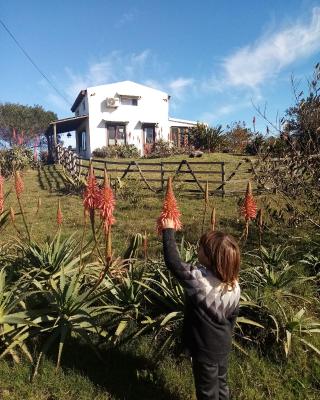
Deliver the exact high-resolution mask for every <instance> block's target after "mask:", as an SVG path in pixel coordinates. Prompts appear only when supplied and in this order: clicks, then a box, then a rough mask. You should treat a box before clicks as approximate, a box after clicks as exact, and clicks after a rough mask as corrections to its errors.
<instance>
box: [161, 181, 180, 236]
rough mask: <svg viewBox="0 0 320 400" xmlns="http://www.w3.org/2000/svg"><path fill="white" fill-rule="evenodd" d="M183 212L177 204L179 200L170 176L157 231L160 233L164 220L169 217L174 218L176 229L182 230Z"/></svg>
mask: <svg viewBox="0 0 320 400" xmlns="http://www.w3.org/2000/svg"><path fill="white" fill-rule="evenodd" d="M180 217H181V213H180V210H179V208H178V205H177V200H176V198H175V196H174V193H173V187H172V178H171V177H169V178H168V184H167V191H166V195H165V198H164V202H163V207H162V212H161V214H160V217H159V218H158V219H157V231H158V234H159V235H160V234H161V232H162V229H163V221H164V220H165V219H167V218H170V219H172V220H173V225H174V229H175V230H176V231H178V230H181V228H182V224H181V221H180Z"/></svg>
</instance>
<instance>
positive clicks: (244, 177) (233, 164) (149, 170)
mask: <svg viewBox="0 0 320 400" xmlns="http://www.w3.org/2000/svg"><path fill="white" fill-rule="evenodd" d="M249 158H251V159H254V158H253V157H249ZM249 158H248V157H246V158H245V157H244V156H239V155H233V154H227V153H210V154H206V153H205V154H203V156H202V157H201V158H190V157H188V155H187V154H181V155H175V156H171V157H166V158H154V159H141V158H140V159H130V158H128V159H114V160H110V159H109V161H111V162H112V161H113V162H114V164H113V165H110V164H106V167H107V169H110V176H111V178H112V179H115V178H116V177H121V176H122V174H123V170H124V169H126V166H125V165H121V163H129V162H132V161H136V162H137V163H139V166H140V169H141V171H142V172H143V174H144V176H145V177H146V179H147V180H148V179H151V181H150V186H151V187H152V188H154V189H158V188H160V186H161V185H160V182H153V181H152V179H155V178H157V179H160V173H159V172H156V171H159V168H160V167H159V166H158V165H156V164H158V163H160V162H164V163H166V162H175V163H176V164H175V165H165V166H164V178H165V179H166V178H167V177H168V176H169V175H174V173H175V171H176V170H177V168H178V166H179V163H180V162H181V161H182V160H186V161H188V163H189V165H190V167H191V169H192V170H193V171H194V172H195V175H196V177H197V179H198V180H199V181H200V183H201V185H202V186H203V187H204V185H205V181H208V182H209V190H210V191H212V192H213V191H215V190H217V188H219V186H220V185H221V165H220V164H211V165H203V164H201V163H203V162H219V163H221V162H224V163H225V166H224V172H225V181H227V182H226V184H225V191H226V193H227V194H228V193H230V192H234V191H244V190H245V189H246V184H247V181H248V179H252V173H250V172H249V171H248V170H249V169H250V163H249V162H245V159H246V160H248V159H249ZM94 160H98V159H96V158H95V159H94ZM99 161H100V162H95V161H94V162H93V165H94V167H95V168H104V166H103V164H102V161H104V159H99ZM82 163H83V165H88V162H87V161H83V162H82ZM197 163H199V164H197ZM239 163H242V164H241V165H240V167H239V166H238V164H239ZM153 164H154V165H153ZM237 167H238V169H237V172H236V174H235V175H234V176H233V177H232V179H230V180H228V178H229V177H230V175H231V174H232V173H233V172H234V171H235V169H236V168H237ZM84 170H85V171H86V169H84ZM188 170H189V168H188V167H187V166H186V165H184V166H183V167H182V168H181V171H188ZM130 171H133V172H130V173H128V175H127V177H128V178H131V179H137V178H138V177H139V173H138V170H137V168H135V167H131V169H130ZM145 171H146V172H145ZM202 171H206V172H202ZM99 173H100V174H101V175H103V173H102V172H98V174H99ZM186 179H187V180H188V179H192V176H191V175H190V174H189V173H181V174H179V175H178V176H177V180H179V181H180V182H181V181H183V180H186ZM181 189H186V190H189V189H191V190H192V189H198V186H197V185H196V184H195V183H189V182H184V183H183V184H182V182H181Z"/></svg>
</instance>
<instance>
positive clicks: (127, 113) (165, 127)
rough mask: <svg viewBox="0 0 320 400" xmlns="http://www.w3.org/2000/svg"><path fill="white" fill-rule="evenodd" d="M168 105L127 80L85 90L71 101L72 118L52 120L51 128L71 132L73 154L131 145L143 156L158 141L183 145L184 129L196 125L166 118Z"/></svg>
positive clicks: (157, 92) (86, 154)
mask: <svg viewBox="0 0 320 400" xmlns="http://www.w3.org/2000/svg"><path fill="white" fill-rule="evenodd" d="M169 102H170V96H169V95H168V94H167V93H165V92H162V91H160V90H157V89H153V88H150V87H148V86H144V85H141V84H138V83H135V82H131V81H123V82H116V83H111V84H107V85H100V86H94V87H89V88H87V89H86V90H81V91H80V93H79V94H78V96H77V98H76V100H75V101H74V103H73V105H72V107H71V111H72V112H74V117H73V118H68V119H64V120H59V121H56V122H55V123H53V124H55V128H54V129H55V130H56V133H60V132H68V131H71V130H74V131H75V132H76V151H77V153H78V154H79V155H81V156H84V157H87V158H89V157H90V156H91V154H92V151H94V150H95V149H96V148H99V147H103V146H113V145H115V144H133V145H135V146H136V147H137V148H138V149H139V151H140V153H141V155H145V154H147V153H148V152H150V151H151V150H152V147H153V144H154V143H155V142H156V141H157V140H159V139H163V140H165V141H170V142H173V143H175V144H176V145H179V146H180V145H184V144H186V140H187V139H186V137H187V135H186V134H187V130H188V129H189V128H190V127H192V126H195V125H196V124H197V123H196V122H195V121H187V120H181V119H175V118H169ZM47 132H49V131H48V130H47Z"/></svg>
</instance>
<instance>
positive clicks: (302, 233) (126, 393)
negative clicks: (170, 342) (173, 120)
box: [0, 155, 320, 400]
mask: <svg viewBox="0 0 320 400" xmlns="http://www.w3.org/2000/svg"><path fill="white" fill-rule="evenodd" d="M224 156H225V157H226V158H225V159H227V157H230V156H229V155H224ZM205 157H207V156H205ZM217 157H218V155H217ZM23 178H24V182H25V193H24V194H23V198H22V203H23V205H24V207H25V211H26V218H27V220H28V221H29V222H32V224H33V227H32V237H33V238H34V239H35V240H37V241H44V240H45V238H46V237H47V236H53V235H54V234H55V232H56V229H57V225H56V207H57V202H58V199H60V200H61V205H62V210H63V214H64V224H63V231H62V234H63V235H64V236H69V235H70V234H72V233H74V232H76V234H77V235H78V236H79V237H80V235H81V230H82V226H83V208H82V199H81V196H80V195H76V194H68V193H67V192H66V189H65V183H64V180H63V174H62V173H61V168H60V167H57V166H46V167H44V168H43V169H39V170H30V171H27V172H25V173H24V174H23ZM11 187H12V181H11V180H10V181H8V182H6V189H7V190H9V189H10V188H11ZM125 191H126V193H123V194H121V193H118V198H117V206H116V213H115V216H116V219H117V223H116V225H115V226H114V229H113V238H114V242H113V246H114V250H115V253H116V255H118V254H121V253H122V252H123V251H124V249H125V248H126V246H127V244H128V242H129V239H130V237H131V235H133V234H135V233H137V232H140V233H144V231H146V232H147V234H148V239H149V254H150V255H151V257H153V256H156V255H157V254H159V253H160V252H161V242H160V240H159V238H158V237H157V235H156V232H155V220H156V218H157V217H158V215H159V213H160V210H161V203H162V198H163V194H157V195H155V194H153V193H152V192H148V191H146V190H145V189H144V188H143V187H142V185H141V184H140V183H138V182H134V184H132V183H130V184H128V186H127V187H126V189H125ZM176 195H177V198H178V202H179V205H180V208H181V211H182V222H183V224H184V231H183V234H184V236H185V238H186V239H187V240H189V241H193V242H194V241H196V240H197V238H198V237H199V235H200V234H201V222H202V217H203V199H202V198H201V197H200V198H199V197H198V198H197V197H194V196H192V197H187V196H183V195H181V194H180V193H179V186H178V184H177V186H176ZM38 197H40V198H41V201H42V205H41V208H40V211H39V213H38V214H37V215H36V209H37V199H38ZM257 201H258V203H259V205H260V206H261V207H264V205H265V203H266V197H265V196H258V197H257ZM238 202H239V198H238V197H226V198H225V199H222V198H220V197H211V198H210V203H211V206H215V207H216V210H217V220H218V221H217V223H218V226H217V228H218V229H222V230H226V231H229V232H231V233H232V234H234V235H235V236H236V237H238V238H239V237H240V236H241V233H242V230H243V221H241V219H240V218H239V213H238V208H239V206H238ZM6 205H7V206H6V207H8V206H12V207H14V210H15V212H16V213H18V212H19V209H18V205H17V202H16V199H15V196H14V192H13V191H12V192H11V193H10V194H9V196H8V198H7V199H6ZM16 224H17V227H18V229H19V230H21V231H23V226H22V221H21V217H20V216H19V215H18V214H17V215H16ZM206 224H207V226H208V224H209V215H207V218H206ZM181 235H182V233H180V234H179V235H178V237H181ZM312 235H313V233H312V232H311V231H310V230H308V229H307V228H305V229H303V228H296V227H292V228H287V227H286V228H284V227H283V226H282V225H277V224H271V223H269V224H268V227H267V228H266V230H265V233H264V239H263V240H264V243H265V244H267V245H269V244H279V243H287V244H289V245H292V246H293V248H294V250H295V251H294V253H296V252H297V251H299V249H301V250H303V249H304V248H305V246H306V244H305V243H306V242H305V239H308V237H312ZM14 236H16V232H15V230H14V228H13V227H12V225H11V224H10V223H9V224H8V226H7V227H6V228H5V230H4V231H2V232H1V239H0V240H1V241H7V240H12V238H13V237H14ZM87 236H88V237H89V236H90V234H89V231H88V232H87ZM257 245H258V235H257V229H256V227H254V226H252V227H251V230H250V235H249V238H248V241H247V243H246V245H245V246H244V248H243V253H244V260H245V258H246V255H245V252H246V251H247V250H249V249H251V248H253V247H257ZM148 340H149V339H148V338H143V339H141V340H139V341H138V342H136V343H133V344H131V345H127V346H123V347H121V348H118V349H113V350H108V351H107V350H106V352H105V354H104V356H103V358H104V361H105V362H104V363H101V362H100V361H99V360H97V359H96V357H95V356H94V355H93V354H92V353H91V351H90V350H89V349H87V348H84V347H82V346H81V345H79V344H74V346H71V347H68V349H67V352H66V354H65V355H64V356H63V369H62V370H60V371H59V372H58V373H56V372H55V370H54V366H53V364H52V362H51V361H50V360H47V361H46V362H45V365H44V368H42V373H41V375H40V376H39V377H38V378H37V379H36V381H35V382H34V383H33V384H30V382H29V377H30V365H29V364H28V363H27V362H22V363H20V364H18V365H11V363H10V362H9V361H3V360H2V361H1V362H0V382H1V384H0V399H10V400H15V399H17V400H18V399H19V400H21V399H30V400H31V399H32V400H54V399H61V400H62V399H63V400H71V399H72V400H73V399H77V400H82V399H96V400H102V399H112V400H120V399H121V400H125V399H126V400H127V399H130V400H131V399H132V400H135V399H139V400H141V399H145V400H149V399H150V400H151V399H152V400H162V399H172V400H182V399H183V400H188V399H189V400H191V399H194V393H193V381H192V374H191V368H190V363H189V360H187V359H185V358H176V357H173V356H172V358H171V357H170V356H169V355H168V356H166V357H165V358H164V359H162V360H161V361H160V362H159V363H154V356H153V354H152V353H151V350H150V349H151V346H150V343H149V342H148ZM230 387H231V389H232V392H233V394H234V398H235V399H237V400H260V399H261V400H262V399H270V400H271V399H272V400H291V399H292V400H296V399H298V400H300V399H301V400H304V399H310V400H316V399H318V398H319V396H320V363H319V359H317V358H316V357H314V356H309V353H303V352H301V353H299V354H293V355H292V357H291V358H290V359H289V361H288V362H287V363H279V361H277V360H271V359H269V358H268V356H267V355H262V354H259V353H258V352H257V351H256V350H254V349H252V350H249V354H248V355H247V356H245V355H244V354H242V353H239V352H236V351H235V352H234V353H233V354H232V357H231V361H230Z"/></svg>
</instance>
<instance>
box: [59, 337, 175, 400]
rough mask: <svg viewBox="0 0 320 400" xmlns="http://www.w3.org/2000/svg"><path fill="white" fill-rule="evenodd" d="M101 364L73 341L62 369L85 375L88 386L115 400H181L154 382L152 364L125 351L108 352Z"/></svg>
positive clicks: (103, 355) (102, 353)
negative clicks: (89, 383)
mask: <svg viewBox="0 0 320 400" xmlns="http://www.w3.org/2000/svg"><path fill="white" fill-rule="evenodd" d="M100 354H101V356H102V359H103V362H102V361H101V360H99V359H98V358H97V356H96V355H95V354H94V353H93V351H92V350H91V349H90V347H88V346H86V345H85V344H79V342H77V341H76V340H73V342H72V343H70V345H68V346H67V347H66V348H65V352H64V353H63V360H62V366H63V368H71V369H73V370H76V371H78V372H80V373H81V374H82V375H85V376H86V377H87V378H88V379H90V381H91V382H92V383H94V384H95V385H97V386H99V387H100V388H102V389H103V390H106V392H108V393H109V394H110V395H112V396H113V397H115V398H116V399H119V400H143V399H145V400H147V399H148V400H149V399H152V400H165V399H171V400H181V397H180V396H179V395H174V394H173V393H171V392H168V390H167V389H166V388H164V387H163V385H162V384H161V382H159V381H158V380H157V379H156V378H154V374H153V370H154V368H155V366H154V363H153V362H152V360H151V359H150V358H147V357H146V356H142V355H138V354H135V352H134V351H132V350H130V349H129V348H126V349H121V348H112V349H109V350H103V351H102V352H101V353H100Z"/></svg>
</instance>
